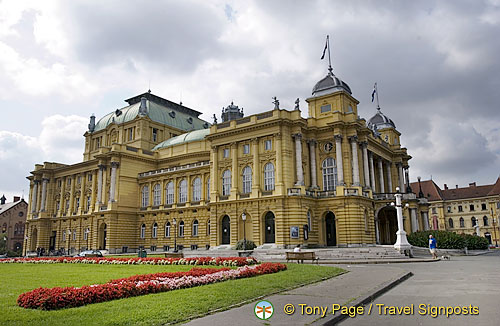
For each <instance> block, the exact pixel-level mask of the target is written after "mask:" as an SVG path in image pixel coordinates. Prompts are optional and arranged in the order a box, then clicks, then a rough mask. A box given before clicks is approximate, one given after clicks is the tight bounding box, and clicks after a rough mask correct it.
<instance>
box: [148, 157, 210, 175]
mask: <svg viewBox="0 0 500 326" xmlns="http://www.w3.org/2000/svg"><path fill="white" fill-rule="evenodd" d="M202 166H210V161H203V162H197V163H191V164H185V165H179V166H174V167H171V168H167V169H160V170H155V171H148V172H143V173H139V178H143V177H148V176H151V175H157V174H163V173H169V172H176V171H182V170H188V169H194V168H199V167H202Z"/></svg>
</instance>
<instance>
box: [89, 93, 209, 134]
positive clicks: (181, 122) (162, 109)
mask: <svg viewBox="0 0 500 326" xmlns="http://www.w3.org/2000/svg"><path fill="white" fill-rule="evenodd" d="M155 98H156V96H155ZM160 99H161V98H160ZM162 100H163V101H162V102H163V104H159V103H155V102H154V101H151V100H147V101H146V106H147V108H148V110H147V116H148V117H149V118H150V119H151V120H153V121H155V122H159V123H162V124H165V125H169V126H172V127H174V128H177V129H181V130H184V131H190V130H198V129H205V128H208V127H209V126H210V124H208V123H207V122H206V121H204V120H201V119H199V118H198V117H197V114H196V113H198V114H199V112H197V111H194V110H191V109H189V108H185V107H182V106H179V105H177V104H174V103H172V105H168V104H169V103H170V101H167V100H164V99H162ZM140 105H141V103H140V102H138V103H134V104H131V105H129V106H126V107H124V108H121V109H119V111H121V114H120V115H118V116H117V115H116V112H111V113H109V114H107V115H105V116H104V117H102V118H101V119H100V120H99V121H98V122H97V123H96V126H95V129H94V132H95V131H99V130H102V129H105V128H106V127H107V126H109V125H110V124H111V123H112V122H113V121H114V123H116V124H122V123H125V122H128V121H132V120H134V119H135V117H137V116H138V115H139V107H140ZM167 105H168V106H167ZM117 111H118V110H117ZM183 111H184V112H183ZM171 112H174V113H175V115H174V117H172V115H171ZM190 112H192V113H191V114H188V113H190ZM188 119H191V122H192V123H189V121H188Z"/></svg>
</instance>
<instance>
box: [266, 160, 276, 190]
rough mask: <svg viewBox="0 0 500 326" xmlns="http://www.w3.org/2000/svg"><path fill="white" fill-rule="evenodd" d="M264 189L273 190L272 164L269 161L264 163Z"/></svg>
mask: <svg viewBox="0 0 500 326" xmlns="http://www.w3.org/2000/svg"><path fill="white" fill-rule="evenodd" d="M264 190H265V191H271V190H274V164H273V163H271V162H269V163H267V164H266V165H264Z"/></svg>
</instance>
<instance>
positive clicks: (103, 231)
mask: <svg viewBox="0 0 500 326" xmlns="http://www.w3.org/2000/svg"><path fill="white" fill-rule="evenodd" d="M107 229H108V226H107V225H106V223H102V224H101V226H100V227H99V249H100V250H105V249H106V238H107V233H108V230H107Z"/></svg>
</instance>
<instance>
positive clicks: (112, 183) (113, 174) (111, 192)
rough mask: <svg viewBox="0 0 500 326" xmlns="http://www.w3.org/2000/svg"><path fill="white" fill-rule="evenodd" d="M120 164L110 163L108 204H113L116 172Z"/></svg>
mask: <svg viewBox="0 0 500 326" xmlns="http://www.w3.org/2000/svg"><path fill="white" fill-rule="evenodd" d="M119 165H120V163H118V162H111V180H110V185H109V202H110V203H113V202H115V192H116V170H117V169H118V166H119Z"/></svg>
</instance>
